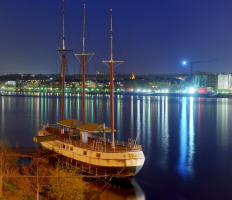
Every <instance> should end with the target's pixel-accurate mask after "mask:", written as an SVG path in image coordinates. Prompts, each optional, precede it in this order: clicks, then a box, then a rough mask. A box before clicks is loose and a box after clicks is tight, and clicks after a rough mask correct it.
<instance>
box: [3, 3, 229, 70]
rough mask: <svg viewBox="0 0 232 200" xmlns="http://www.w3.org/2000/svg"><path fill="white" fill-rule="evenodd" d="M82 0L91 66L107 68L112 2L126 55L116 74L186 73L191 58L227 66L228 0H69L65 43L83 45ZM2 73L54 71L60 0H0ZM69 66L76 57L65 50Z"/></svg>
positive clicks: (117, 38) (121, 53) (118, 50)
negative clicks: (184, 65) (33, 0)
mask: <svg viewBox="0 0 232 200" xmlns="http://www.w3.org/2000/svg"><path fill="white" fill-rule="evenodd" d="M83 3H86V20H87V22H86V23H87V24H86V34H87V36H86V46H87V51H94V52H95V53H96V56H94V58H93V59H92V60H91V62H90V63H89V69H88V70H89V72H92V73H94V71H95V70H98V71H104V72H105V71H107V70H108V68H107V67H106V66H104V65H103V64H101V61H102V60H103V59H104V58H106V57H107V56H108V57H109V55H108V53H107V52H108V50H109V42H108V37H109V31H108V28H109V22H108V17H109V9H110V8H111V7H112V8H113V32H114V55H115V57H116V58H119V59H123V60H125V63H124V64H123V66H120V67H119V68H118V69H117V71H116V72H118V73H130V72H134V73H136V74H150V73H152V74H156V73H181V72H185V73H188V72H189V67H188V66H187V67H185V68H184V67H182V66H181V62H182V60H183V59H187V60H189V61H196V60H208V59H215V58H216V59H217V62H214V63H209V64H199V65H196V66H194V68H193V70H194V71H206V72H208V71H211V72H231V70H230V63H231V61H232V60H231V58H230V52H231V50H232V40H231V39H230V35H231V33H232V28H231V27H232V26H231V22H230V18H231V17H232V16H231V15H232V14H231V13H230V8H231V7H232V3H231V2H229V1H225V2H223V3H221V2H216V1H213V2H212V1H209V0H206V1H204V2H200V1H198V2H193V1H188V2H187V1H183V0H178V1H175V2H173V1H171V0H168V1H165V2H163V1H146V2H145V3H141V2H140V1H133V4H132V3H131V2H129V1H127V2H124V1H121V0H120V1H117V2H114V1H106V0H103V1H101V3H96V2H93V1H85V2H83V1H73V0H71V1H66V3H65V11H66V17H65V27H66V39H67V47H71V48H72V49H74V50H76V52H80V51H81V37H82V35H81V34H82V30H81V26H82V4H83ZM0 11H1V12H0V13H1V14H0V17H1V19H2V20H0V26H1V27H2V30H1V32H0V38H1V46H0V50H1V52H2V53H1V55H0V73H8V72H9V73H42V74H46V73H57V72H59V71H60V68H61V67H60V62H59V61H58V58H57V52H56V49H57V47H58V46H60V39H59V38H60V35H61V16H60V11H61V2H59V1H54V0H52V1H49V2H47V1H39V2H28V1H26V0H22V1H20V2H18V1H16V0H13V1H11V2H8V1H4V2H2V5H1V8H0ZM69 57H70V58H69V66H70V68H69V72H71V73H72V72H75V70H76V72H77V71H79V67H80V66H79V65H78V64H77V63H76V64H75V67H76V69H75V70H74V69H73V66H72V65H73V64H72V63H73V62H76V61H73V58H71V56H69Z"/></svg>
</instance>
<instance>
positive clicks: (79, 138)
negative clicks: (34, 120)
mask: <svg viewBox="0 0 232 200" xmlns="http://www.w3.org/2000/svg"><path fill="white" fill-rule="evenodd" d="M41 133H42V134H40V135H39V136H35V137H34V141H35V142H45V141H54V140H59V141H63V142H66V143H69V144H72V145H74V146H78V147H82V148H86V149H89V148H90V149H93V150H96V151H101V152H122V151H139V150H141V145H138V144H136V141H135V140H132V139H129V140H128V142H119V141H116V142H115V146H114V147H112V146H111V138H110V134H111V128H110V127H107V126H105V124H97V123H87V124H85V125H83V123H82V122H81V121H78V120H75V119H66V120H63V121H59V122H57V123H56V124H46V125H43V129H42V131H41Z"/></svg>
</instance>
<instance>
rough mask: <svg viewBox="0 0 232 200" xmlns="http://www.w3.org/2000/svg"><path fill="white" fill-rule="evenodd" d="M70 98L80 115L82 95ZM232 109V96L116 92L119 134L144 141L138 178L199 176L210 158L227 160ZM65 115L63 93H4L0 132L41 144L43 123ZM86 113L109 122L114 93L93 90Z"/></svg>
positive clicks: (72, 112) (69, 108) (71, 110)
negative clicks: (58, 95)
mask: <svg viewBox="0 0 232 200" xmlns="http://www.w3.org/2000/svg"><path fill="white" fill-rule="evenodd" d="M65 102H66V106H65V116H66V117H67V118H68V117H71V118H75V119H78V120H81V119H82V100H81V96H79V97H75V98H74V97H71V98H66V100H65ZM231 110H232V101H231V99H204V98H193V97H188V98H187V97H182V98H170V97H161V96H160V97H149V96H148V97H142V96H134V97H133V96H129V97H125V96H121V95H117V96H116V97H115V128H116V129H117V130H118V134H116V137H117V139H121V140H124V141H127V139H128V138H131V137H132V138H134V139H137V141H138V143H140V144H142V145H143V150H144V153H145V156H146V162H145V165H144V168H143V169H142V170H141V172H140V173H139V175H138V179H139V180H140V179H141V180H143V181H145V182H146V180H147V181H148V180H149V181H148V182H151V181H155V180H156V179H157V176H161V175H157V174H160V173H163V174H169V175H170V176H169V178H168V179H167V180H166V179H164V180H166V181H169V180H172V179H173V181H175V179H174V178H173V177H175V176H178V177H180V178H181V180H183V181H188V180H193V179H196V180H199V179H200V175H198V174H201V173H202V171H203V170H205V169H204V166H207V163H205V162H206V161H207V162H210V164H211V165H212V169H213V167H215V170H217V169H220V167H221V169H222V168H223V166H226V165H228V163H227V162H228V160H230V158H229V157H228V156H229V155H231V154H230V153H231V151H232V150H231V149H232V147H231V145H232V123H231V120H232V116H231ZM60 115H61V98H56V97H47V96H43V97H10V96H8V97H7V96H5V97H4V96H1V97H0V117H1V119H0V136H1V137H6V138H7V139H8V140H9V142H10V143H11V144H12V145H13V146H14V145H15V143H16V142H19V145H21V146H33V145H36V144H35V143H33V141H32V137H33V136H34V135H36V134H37V131H38V130H39V128H40V123H55V122H56V121H58V120H60ZM86 119H87V120H86V121H87V122H98V123H103V122H105V123H106V125H108V126H109V125H110V102H109V96H107V97H106V96H102V95H97V96H88V97H87V98H86ZM12 124H13V125H12ZM218 152H219V153H218ZM206 155H207V157H206ZM208 155H209V156H208ZM211 157H212V159H211ZM202 158H203V159H202ZM205 160H206V161H205ZM218 166H220V167H218ZM212 173H214V174H216V173H218V171H214V172H212ZM220 173H223V172H220ZM153 174H155V175H153ZM203 174H204V173H203ZM162 178H163V177H162ZM157 184H158V183H157Z"/></svg>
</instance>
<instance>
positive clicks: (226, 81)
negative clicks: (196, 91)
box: [218, 74, 232, 90]
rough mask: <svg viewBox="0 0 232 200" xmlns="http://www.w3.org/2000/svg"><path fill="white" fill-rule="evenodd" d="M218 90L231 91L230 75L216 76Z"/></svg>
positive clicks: (231, 79) (231, 76)
mask: <svg viewBox="0 0 232 200" xmlns="http://www.w3.org/2000/svg"><path fill="white" fill-rule="evenodd" d="M218 89H219V90H228V89H232V74H218Z"/></svg>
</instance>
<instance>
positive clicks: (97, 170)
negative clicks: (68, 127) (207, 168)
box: [34, 125, 145, 178]
mask: <svg viewBox="0 0 232 200" xmlns="http://www.w3.org/2000/svg"><path fill="white" fill-rule="evenodd" d="M60 132H61V129H59V128H51V127H48V125H45V126H44V128H43V129H42V130H40V131H39V133H38V137H35V138H34V140H35V141H36V142H40V143H41V145H42V146H43V147H44V148H45V149H47V150H50V151H52V152H55V153H57V154H59V155H62V156H63V157H64V159H65V160H66V161H68V162H70V163H71V164H72V165H74V166H76V167H78V168H79V169H80V170H81V171H82V172H84V173H88V174H90V175H94V176H96V177H116V178H122V177H123V178H124V177H133V176H135V175H136V174H137V173H138V172H139V171H140V169H141V168H142V166H143V164H144V161H145V158H144V154H143V151H142V149H141V146H140V145H135V144H132V143H131V144H123V143H121V144H116V145H115V148H111V144H110V143H108V142H106V143H105V145H104V142H103V141H100V140H95V139H93V138H91V137H90V138H88V140H87V141H86V140H85V141H84V142H83V140H81V139H80V135H79V134H78V135H75V136H72V137H70V136H69V137H68V136H65V134H63V135H62V134H60ZM42 138H43V139H42ZM43 140H44V141H43Z"/></svg>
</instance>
